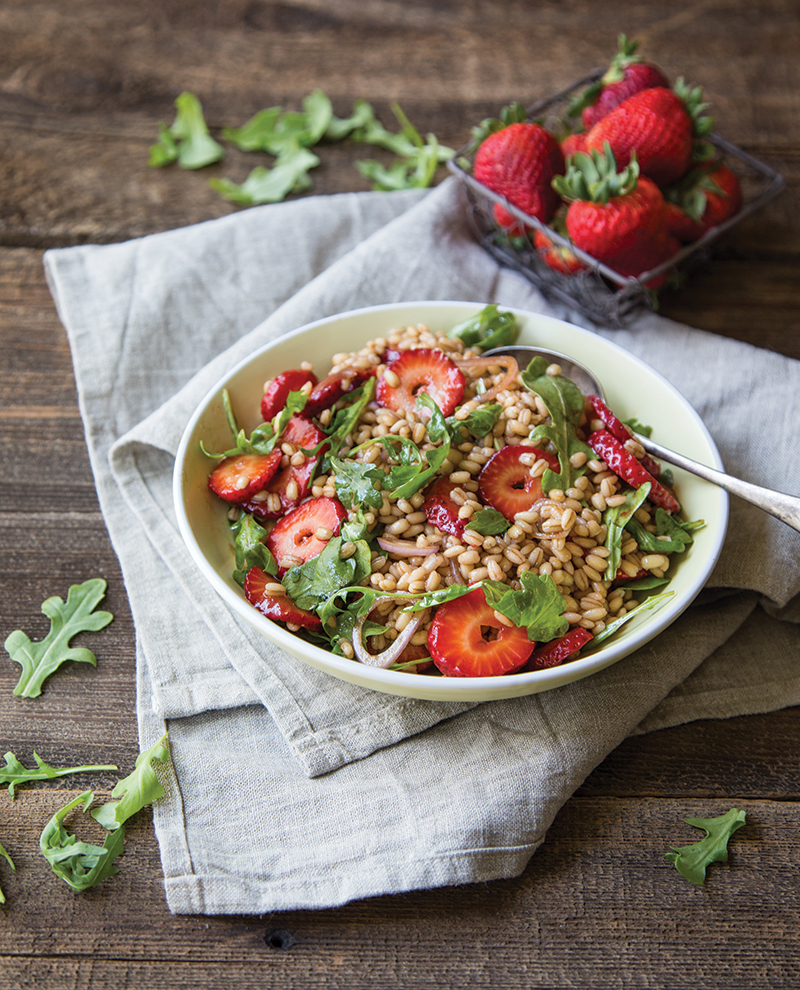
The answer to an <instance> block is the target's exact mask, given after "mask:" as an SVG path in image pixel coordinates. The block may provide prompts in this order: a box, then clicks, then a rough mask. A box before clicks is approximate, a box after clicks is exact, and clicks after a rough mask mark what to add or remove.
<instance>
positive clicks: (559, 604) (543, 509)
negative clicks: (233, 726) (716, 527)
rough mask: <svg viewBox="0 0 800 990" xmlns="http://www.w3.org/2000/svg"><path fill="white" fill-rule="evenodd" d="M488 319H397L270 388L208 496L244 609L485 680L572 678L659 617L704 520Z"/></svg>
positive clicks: (386, 656)
mask: <svg viewBox="0 0 800 990" xmlns="http://www.w3.org/2000/svg"><path fill="white" fill-rule="evenodd" d="M515 336H516V324H515V319H514V316H513V314H511V313H506V312H502V311H500V310H499V309H498V308H497V307H496V306H487V307H486V308H485V309H483V310H482V311H481V312H480V313H477V314H476V315H475V316H473V317H472V318H470V319H468V320H465V321H464V322H462V323H460V324H458V325H456V326H454V327H453V328H452V329H450V330H449V331H448V332H447V333H437V332H433V331H431V330H430V329H429V328H428V327H427V326H425V325H423V324H414V325H409V326H399V327H398V328H397V329H394V330H392V331H391V332H389V333H386V334H385V335H383V336H381V337H377V338H376V339H373V340H370V341H369V342H368V343H367V344H366V345H365V346H364V347H363V348H361V349H360V350H358V351H353V352H347V353H340V354H336V355H334V357H333V362H332V367H331V368H330V369H329V370H328V371H327V374H326V375H325V376H324V377H323V378H322V379H321V380H320V379H319V378H318V377H317V374H316V373H315V369H314V368H313V367H312V366H311V364H310V363H307V362H306V363H301V364H300V365H299V366H298V367H294V368H290V369H287V370H285V371H283V372H281V373H279V374H277V375H276V376H275V377H274V378H272V379H270V380H269V381H267V382H265V385H264V395H263V398H262V402H261V410H260V412H261V419H262V420H263V422H262V423H261V424H260V425H259V426H258V427H256V428H255V429H254V430H252V431H251V432H250V434H249V435H247V434H246V433H245V431H243V430H241V429H240V428H239V426H238V423H237V417H236V411H235V405H236V396H235V395H228V394H227V393H223V401H224V402H225V404H226V415H227V419H228V423H229V426H230V429H231V432H232V435H233V438H234V440H233V445H232V446H231V448H229V449H227V450H224V451H220V452H213V451H207V450H206V453H207V454H208V455H209V456H210V457H212V458H214V459H215V461H216V466H214V467H213V470H212V471H211V472H210V477H209V487H210V489H211V491H212V492H214V494H215V495H216V496H218V497H220V498H222V499H223V500H225V501H226V502H227V503H229V509H228V518H229V521H230V529H231V535H232V542H233V547H234V553H235V566H234V571H233V576H234V579H235V581H236V582H237V583H238V584H239V585H241V586H242V588H243V590H244V594H245V595H246V597H247V600H248V601H249V602H250V604H251V605H252V606H253V607H254V608H256V609H257V610H258V611H259V612H261V614H262V615H265V616H267V617H268V618H270V619H272V620H274V621H275V622H278V623H280V624H281V625H282V626H283V627H285V628H286V629H288V630H290V631H291V632H292V633H294V634H296V635H297V636H299V637H301V638H303V639H306V640H308V641H309V642H311V643H313V644H315V645H317V646H322V647H323V648H324V649H328V650H330V651H331V652H332V653H333V654H334V655H337V656H339V657H342V658H347V659H352V660H353V662H355V663H361V664H365V665H367V666H375V667H383V668H388V669H390V670H397V671H403V672H405V673H412V672H415V673H420V674H427V675H434V676H450V677H486V676H499V675H503V674H510V673H515V672H518V671H530V670H539V669H544V668H547V667H552V666H555V665H559V664H562V663H564V662H567V661H570V660H573V659H575V658H576V657H578V656H580V655H581V651H584V652H585V651H587V650H592V649H594V648H595V647H596V646H598V645H599V644H601V643H603V642H604V641H605V640H607V639H608V638H609V637H611V636H613V635H614V634H615V633H616V632H617V630H618V629H619V628H620V626H621V625H623V624H624V623H625V622H626V621H627V620H628V619H629V618H630V617H631V616H632V615H633V614H635V612H636V611H641V610H645V609H656V608H658V607H660V605H662V604H663V603H664V602H665V601H666V599H667V597H668V596H669V595H670V594H671V592H670V591H669V589H668V588H666V590H665V586H667V585H668V583H669V581H670V568H671V565H672V560H673V557H674V556H675V555H676V554H682V553H685V552H686V550H687V548H689V547H690V546H691V544H692V542H693V535H692V534H693V532H694V531H695V530H696V529H697V528H699V527H700V526H701V525H702V523H701V522H699V521H687V520H685V519H683V518H682V515H681V508H680V503H679V501H678V499H677V497H676V495H675V493H674V491H673V490H672V487H671V484H672V479H671V477H670V476H669V474H668V473H664V472H662V470H661V468H660V466H659V465H658V464H656V463H655V462H654V461H652V459H650V458H649V457H648V456H647V455H646V454H645V452H644V450H643V449H642V448H641V445H640V444H638V442H637V441H636V440H635V437H634V436H633V430H632V427H633V426H635V428H636V430H638V431H639V432H641V431H643V430H646V427H645V426H643V425H642V424H639V423H635V424H624V423H622V422H621V421H620V420H619V419H618V418H617V417H616V416H615V415H614V414H613V412H612V411H611V410H610V409H609V408H608V407H607V406H606V405H605V403H604V402H603V401H602V400H601V399H600V398H599V397H597V396H584V395H583V394H582V393H581V392H580V391H579V389H578V388H577V386H576V385H575V384H574V383H572V382H571V381H570V380H569V379H567V378H565V377H564V376H563V375H562V374H561V369H560V368H559V367H558V366H553V365H549V366H548V364H547V362H546V361H545V360H544V359H543V358H537V359H534V361H532V362H531V364H530V365H529V366H528V367H527V368H520V367H518V365H517V363H516V361H515V360H514V359H513V358H510V357H505V356H498V357H483V356H482V352H483V351H485V350H488V349H490V348H494V347H501V346H506V345H508V344H510V343H512V342H513V340H514V339H515Z"/></svg>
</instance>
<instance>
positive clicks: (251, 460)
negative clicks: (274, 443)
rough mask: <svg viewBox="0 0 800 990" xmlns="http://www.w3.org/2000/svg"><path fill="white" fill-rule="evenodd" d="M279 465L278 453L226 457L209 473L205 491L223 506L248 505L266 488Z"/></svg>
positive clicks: (277, 451) (279, 456) (279, 453)
mask: <svg viewBox="0 0 800 990" xmlns="http://www.w3.org/2000/svg"><path fill="white" fill-rule="evenodd" d="M280 463H281V452H280V451H279V450H273V452H272V453H271V454H239V455H237V456H236V457H226V458H225V460H224V461H220V463H219V464H218V465H217V466H216V467H215V468H214V470H213V471H212V472H211V474H210V476H209V479H208V487H209V488H210V489H211V491H212V492H214V493H215V494H216V495H219V497H220V498H224V499H225V501H226V502H237V503H242V502H247V501H248V499H251V498H252V497H253V495H255V494H257V493H258V492H260V491H261V490H262V489H263V488H265V487H266V486H267V484H268V483H269V481H270V479H271V478H272V476H273V475H274V474H275V472H276V471H277V470H278V468H279V467H280Z"/></svg>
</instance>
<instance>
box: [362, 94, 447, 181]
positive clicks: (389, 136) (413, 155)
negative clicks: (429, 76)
mask: <svg viewBox="0 0 800 990" xmlns="http://www.w3.org/2000/svg"><path fill="white" fill-rule="evenodd" d="M360 112H361V113H362V114H363V116H364V119H365V123H364V124H363V125H362V126H361V127H358V128H355V129H354V130H353V131H352V132H351V136H352V139H353V140H354V141H356V142H358V143H361V144H370V145H374V146H376V147H379V148H385V149H386V150H387V151H391V152H393V153H394V154H395V155H396V156H397V158H396V160H395V161H394V162H393V163H392V164H391V165H390V166H389V167H388V168H385V167H384V166H383V165H381V164H380V162H376V161H372V160H368V161H360V162H356V168H357V169H358V170H359V172H360V173H361V174H362V175H363V176H364V178H366V179H369V180H370V181H371V182H372V183H373V188H374V189H377V190H397V189H425V188H427V187H428V186H430V185H431V183H432V182H433V179H434V176H435V175H436V169H437V168H438V167H439V165H440V164H441V163H442V162H446V161H448V160H449V159H450V158H452V157H453V155H454V154H455V152H454V150H453V149H452V148H448V147H446V146H445V145H440V144H439V142H438V141H437V139H436V136H435V135H434V134H428V135H427V140H426V141H423V139H422V136H421V135H420V133H419V131H418V130H417V129H416V127H414V126H413V125H412V124H411V122H410V121H409V119H408V117H407V116H406V115H405V113H404V112H403V111H402V110H401V108H400V105H399V104H397V103H393V104H392V113H393V114H394V115H395V117H396V118H397V121H398V123H399V124H400V127H401V130H400V132H399V133H397V134H395V133H392V132H391V131H388V130H387V129H386V128H385V127H384V126H383V124H381V122H380V121H379V120H378V119H377V117H376V116H375V113H374V111H372V108H371V107H369V104H366V105H364V106H361V107H360Z"/></svg>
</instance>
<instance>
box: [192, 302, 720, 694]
mask: <svg viewBox="0 0 800 990" xmlns="http://www.w3.org/2000/svg"><path fill="white" fill-rule="evenodd" d="M485 305H486V303H485V302H475V301H470V300H411V301H407V302H394V303H381V304H378V305H374V306H363V307H358V308H355V309H351V310H346V311H344V312H341V313H336V314H333V315H331V316H326V317H321V318H320V319H317V320H314V321H312V322H310V323H306V324H303V325H302V326H300V327H297V328H296V329H294V330H291V331H289V332H287V333H285V334H281V335H280V336H279V337H277V338H274V339H272V340H270V341H268V342H267V343H265V344H263V345H262V346H260V347H258V348H256V349H255V350H253V351H251V352H250V353H249V354H248V355H247V356H246V357H244V358H242V359H241V360H239V361H238V362H236V363H235V364H234V365H233V366H232V367H231V368H229V369H228V370H227V371H226V372H224V373H223V375H222V376H220V378H219V379H218V380H217V382H216V383H215V384H214V385H213V386H212V387H211V388H210V389H208V391H207V392H206V394H205V395H204V396H203V398H202V400H201V401H200V402H199V404H198V405H197V407H196V408H195V410H194V412H193V414H192V416H191V418H190V419H189V421H188V423H187V424H186V426H185V428H184V430H183V433H182V436H181V440H180V444H179V446H178V449H177V452H176V455H175V464H174V470H173V479H172V490H173V503H174V509H175V513H176V517H177V522H178V529H179V531H180V534H181V537H182V538H183V541H184V544H185V545H186V547H187V549H188V551H189V554H190V556H191V557H192V559H193V561H194V563H195V565H197V567H198V568H199V570H200V571H201V573H202V574H203V576H204V577H205V578H206V580H207V581H208V582H209V583H210V585H211V587H212V588H213V589H214V590H215V591H216V592H217V594H218V595H220V597H221V598H222V600H223V602H225V604H227V605H228V606H229V607H230V608H231V609H232V610H233V611H234V612H235V613H236V614H237V615H239V616H241V617H242V618H243V619H244V620H245V621H247V622H248V623H250V624H251V625H253V626H255V627H256V628H257V629H259V630H260V631H261V632H262V633H263V634H265V635H266V636H267V638H268V639H270V640H271V641H272V642H273V643H275V644H276V645H278V646H280V647H282V648H284V649H285V650H286V651H287V652H288V653H290V654H291V655H292V656H294V657H300V658H301V659H302V660H303V661H304V662H307V663H310V664H311V665H312V666H314V667H317V668H318V669H321V670H324V671H326V672H327V673H328V674H330V675H331V676H335V677H340V678H341V679H344V680H347V681H350V682H352V683H358V684H360V685H362V686H366V687H369V688H371V689H372V690H376V691H379V692H382V693H389V694H401V695H406V696H411V697H414V698H418V699H423V700H436V701H438V700H459V701H466V702H469V701H473V700H474V701H481V700H486V699H487V698H488V697H489V696H491V698H507V697H516V696H522V695H529V694H534V693H539V692H541V691H547V690H551V689H553V688H555V687H559V686H561V685H562V684H566V683H570V682H572V681H576V680H581V679H583V678H585V677H588V676H590V675H592V674H595V673H597V672H599V671H600V670H602V669H604V668H605V667H608V666H610V665H612V664H614V663H616V662H617V661H618V660H621V659H623V658H624V657H625V656H628V655H630V654H631V653H633V652H635V651H636V650H638V649H640V648H641V647H642V646H644V645H645V644H646V643H648V642H650V641H651V640H653V639H654V638H656V637H657V636H658V635H660V633H661V632H663V631H664V630H665V629H666V628H667V627H668V626H670V625H671V624H672V623H673V622H674V621H675V620H676V619H677V618H678V617H679V616H680V615H681V614H682V613H683V612H684V611H685V610H686V609H687V608H688V607H689V605H690V604H691V603H692V602H693V601H694V599H695V598H696V597H697V595H698V594H699V593H700V591H701V590H702V588H703V587H704V586H705V584H706V582H707V580H708V577H709V575H710V574H711V572H712V570H713V568H714V565H715V564H716V562H717V560H718V558H719V555H720V552H721V550H722V545H723V543H724V540H725V535H726V531H727V524H728V516H729V497H728V494H727V493H726V492H724V491H723V490H722V489H717V492H718V494H719V498H718V512H717V514H716V516H715V519H714V524H715V525H714V531H713V535H712V541H713V542H712V544H711V546H710V547H709V552H708V556H707V559H706V562H705V565H704V566H703V567H702V568H701V572H700V574H699V575H698V576H697V577H696V578H695V579H694V581H693V582H692V584H691V586H690V588H689V590H688V591H687V593H686V596H685V599H680V600H678V601H674V602H673V601H669V602H667V603H666V604H665V605H664V606H663V607H662V608H661V609H659V610H658V611H657V612H656V613H654V614H653V615H652V616H650V617H649V619H648V622H647V625H646V627H645V629H643V630H639V634H638V637H637V638H636V641H635V643H634V644H633V645H632V644H631V640H630V638H628V639H625V638H624V637H623V638H622V640H621V641H619V642H614V640H613V639H612V640H611V642H609V643H607V644H605V645H603V646H601V647H600V649H599V650H598V651H597V652H596V653H593V654H592V653H589V654H587V655H586V656H584V657H580V658H579V659H577V660H574V661H570V663H569V664H562V665H559V666H556V667H551V668H547V669H544V670H535V671H524V672H521V673H515V674H504V675H499V676H495V677H458V678H457V677H427V676H423V675H419V674H408V673H405V672H403V671H394V670H384V669H381V668H377V667H368V666H366V665H364V664H359V663H358V662H357V661H354V660H349V659H347V658H346V657H338V656H336V655H335V654H333V653H331V652H330V651H328V650H325V649H323V648H322V647H317V646H314V645H313V644H310V643H308V642H306V641H304V640H300V639H299V638H298V637H296V636H294V635H293V634H292V633H291V632H289V631H288V630H287V629H284V628H283V627H282V626H281V625H279V624H278V623H275V622H273V621H272V620H270V619H268V618H266V616H263V615H262V614H261V613H260V612H258V611H257V610H256V609H255V608H253V606H252V605H250V603H249V602H248V601H247V600H246V599H245V598H244V596H243V595H242V594H241V593H239V594H237V593H236V592H235V591H234V589H233V588H232V587H231V586H230V585H229V584H227V583H226V582H225V581H223V580H222V579H221V578H220V576H219V574H218V573H217V571H216V569H215V568H214V567H213V565H212V564H211V563H210V562H209V561H208V559H207V558H206V556H205V554H204V553H203V551H202V548H201V547H200V544H199V542H198V541H197V538H196V537H195V535H194V532H193V530H192V526H191V523H190V520H189V517H188V513H187V510H186V504H185V498H184V481H185V475H184V471H183V465H184V462H185V459H186V455H187V451H188V450H189V445H190V443H192V440H193V434H194V431H195V429H196V428H197V425H198V423H199V421H200V419H201V418H202V416H203V415H204V413H205V412H206V410H207V409H208V407H209V405H210V404H211V403H212V402H213V401H215V400H217V401H218V399H219V396H220V394H221V391H222V389H224V388H226V386H227V383H228V382H230V381H231V380H232V379H233V378H234V377H236V376H237V375H238V374H239V373H240V372H242V371H243V370H244V369H246V368H247V367H248V366H249V365H250V364H252V363H253V362H255V361H258V360H260V359H261V358H262V357H263V356H264V355H265V354H266V353H268V352H269V351H271V350H273V349H274V348H276V347H278V346H279V345H283V344H284V343H286V342H287V341H289V340H291V339H293V338H295V337H299V336H301V335H303V334H306V333H309V332H310V331H313V330H315V329H317V328H318V327H320V326H324V325H327V324H335V323H339V322H342V321H345V320H350V319H352V318H354V317H361V316H364V315H367V314H376V315H379V314H381V313H385V312H387V311H396V312H399V311H413V310H414V309H415V308H422V307H425V308H427V309H431V308H433V309H442V310H447V309H451V308H452V309H455V308H461V309H464V308H472V309H474V310H475V311H476V312H477V311H479V310H480V309H482V308H483V307H484V306H485ZM498 305H499V306H500V307H501V308H502V309H504V310H507V311H511V312H513V313H514V314H515V315H516V316H518V317H523V318H531V319H533V320H535V321H540V322H542V323H546V324H551V325H553V327H554V328H555V326H561V327H564V326H566V327H569V329H570V332H571V333H574V332H577V333H578V336H582V335H585V336H586V337H587V338H594V339H599V340H601V341H602V346H608V347H610V348H612V349H613V350H618V351H621V352H622V353H624V354H625V356H626V359H627V360H629V361H631V362H633V363H634V364H635V365H638V366H640V367H641V368H643V369H646V371H647V373H648V374H649V375H651V376H654V377H656V378H657V379H659V380H660V382H661V383H662V384H663V385H664V386H665V388H666V389H667V390H668V392H669V393H671V395H672V396H673V397H674V398H675V400H676V401H679V402H680V403H681V404H682V405H683V407H684V412H685V413H687V414H688V415H689V417H690V418H691V419H692V420H693V421H694V425H695V427H696V428H697V430H698V432H699V434H700V435H701V437H702V439H703V440H704V441H705V443H706V444H707V446H708V455H709V459H710V460H711V461H712V462H713V463H712V464H711V465H710V466H712V467H715V468H718V469H720V470H722V469H724V466H723V462H722V458H721V456H720V453H719V450H718V448H717V446H716V443H715V442H714V439H713V437H712V436H711V434H710V432H709V431H708V428H707V427H706V426H705V424H704V423H703V421H702V419H701V418H700V416H699V414H698V413H697V412H696V410H695V409H694V407H693V406H692V405H691V404H690V403H689V401H688V400H687V399H686V398H685V397H684V396H683V395H682V394H681V393H680V392H679V391H678V390H677V388H676V387H675V386H674V385H673V384H672V383H671V382H669V381H668V380H667V379H666V378H665V377H664V376H663V375H661V374H660V373H659V372H658V371H656V370H655V369H654V368H652V367H651V366H650V365H648V364H647V363H646V362H645V361H643V360H642V359H641V358H639V357H638V356H637V355H635V354H631V353H630V352H629V351H626V350H625V349H624V348H622V347H620V346H619V345H618V344H615V343H614V342H613V341H611V340H608V339H607V338H605V337H598V335H597V334H595V333H593V332H592V331H590V330H587V329H586V328H584V327H580V326H578V325H577V324H573V323H568V322H567V321H565V320H560V319H558V318H557V317H553V316H549V315H547V314H542V313H536V312H534V311H531V310H526V309H522V308H520V307H515V306H506V305H504V304H503V303H499V304H498ZM565 353H569V350H568V349H566V350H565ZM578 359H580V358H578ZM209 497H211V496H209ZM667 587H668V586H667ZM676 606H677V607H676ZM642 633H646V634H645V635H642ZM298 644H299V646H298ZM298 649H300V650H301V653H302V656H301V654H300V653H298ZM354 668H355V669H354ZM565 671H568V675H565ZM421 682H423V683H421ZM424 682H430V688H429V689H427V690H426V685H425V683H424Z"/></svg>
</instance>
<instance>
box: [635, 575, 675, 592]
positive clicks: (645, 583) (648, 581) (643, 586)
mask: <svg viewBox="0 0 800 990" xmlns="http://www.w3.org/2000/svg"><path fill="white" fill-rule="evenodd" d="M671 580H672V578H668V577H656V576H655V575H653V574H651V575H649V576H648V577H643V578H634V579H633V580H632V581H626V582H625V587H626V588H627V589H628V591H652V590H653V588H661V587H663V586H664V585H665V584H669V583H670V581H671Z"/></svg>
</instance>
